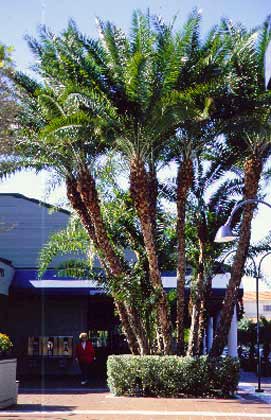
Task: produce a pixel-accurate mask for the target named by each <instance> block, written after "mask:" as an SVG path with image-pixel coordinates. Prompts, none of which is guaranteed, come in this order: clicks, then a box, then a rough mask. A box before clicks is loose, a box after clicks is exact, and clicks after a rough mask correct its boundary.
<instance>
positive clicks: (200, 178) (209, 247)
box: [186, 146, 242, 356]
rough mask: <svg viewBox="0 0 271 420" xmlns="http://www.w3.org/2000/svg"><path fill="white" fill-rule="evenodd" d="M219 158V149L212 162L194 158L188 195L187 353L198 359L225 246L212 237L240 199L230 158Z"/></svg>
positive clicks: (221, 156) (240, 185) (236, 179)
mask: <svg viewBox="0 0 271 420" xmlns="http://www.w3.org/2000/svg"><path fill="white" fill-rule="evenodd" d="M223 155H225V153H223V148H221V147H218V146H217V150H216V155H213V156H212V162H208V161H204V162H203V161H202V160H201V157H200V156H199V157H198V159H197V160H196V165H195V169H194V179H193V183H192V188H191V192H190V194H189V204H188V211H187V220H186V229H187V231H188V232H189V235H188V236H189V239H188V241H187V242H188V243H187V251H186V259H187V261H188V262H189V264H190V265H191V266H192V267H193V268H194V277H195V280H194V281H192V284H191V301H192V313H191V326H190V338H189V345H188V352H187V353H188V354H189V355H190V356H198V355H200V354H201V353H202V350H203V338H204V329H205V327H206V314H207V308H206V304H207V299H208V293H209V291H210V287H211V279H212V277H213V275H214V269H215V261H216V260H217V259H218V258H219V256H220V255H221V253H222V252H223V250H224V249H225V245H226V244H223V246H221V245H220V246H219V247H218V246H217V244H215V243H214V237H215V234H216V231H217V229H218V228H219V227H220V226H221V225H222V224H223V223H225V222H226V219H227V215H228V212H230V211H231V209H232V208H233V206H234V203H235V200H236V198H237V197H240V196H242V181H241V179H240V177H237V176H236V175H235V174H234V173H230V169H231V163H230V158H229V156H228V155H227V156H223Z"/></svg>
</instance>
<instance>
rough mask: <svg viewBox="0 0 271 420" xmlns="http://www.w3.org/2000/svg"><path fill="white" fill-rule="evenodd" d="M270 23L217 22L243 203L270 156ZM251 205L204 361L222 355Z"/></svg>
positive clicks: (229, 137) (229, 135)
mask: <svg viewBox="0 0 271 420" xmlns="http://www.w3.org/2000/svg"><path fill="white" fill-rule="evenodd" d="M269 21H270V18H268V19H267V20H266V21H265V22H264V24H263V25H262V27H261V28H259V29H258V30H257V31H252V32H248V31H247V30H245V29H244V28H243V27H241V26H240V25H233V24H232V23H231V22H229V21H224V22H223V26H222V28H223V33H222V37H223V40H224V45H225V48H227V50H228V66H229V69H230V77H229V81H228V83H229V94H228V95H227V97H226V98H225V102H224V114H225V121H227V123H226V124H225V127H224V131H225V140H226V142H227V144H228V146H229V147H230V148H231V149H232V150H235V151H236V152H237V155H239V159H240V163H241V164H242V165H243V171H244V191H243V199H244V200H247V199H255V198H256V197H257V194H258V193H259V188H260V180H261V176H262V172H263V167H264V164H265V162H266V159H267V158H268V157H269V155H270V146H271V143H270V140H271V137H270V110H271V94H270V92H266V91H265V84H264V55H265V51H266V48H267V45H268V43H269V41H270V39H271V31H270V24H269ZM254 209H255V205H246V206H245V208H244V210H243V213H242V222H241V227H240V232H239V241H238V246H237V251H236V256H235V259H234V262H233V265H232V269H231V278H230V281H229V285H228V288H227V291H226V295H225V298H224V303H223V308H222V312H221V320H220V323H219V326H218V328H217V330H216V334H215V338H214V342H213V346H212V349H211V352H210V356H211V357H212V356H218V355H220V354H221V353H222V351H223V348H224V346H225V344H226V340H227V334H228V331H229V328H230V324H231V319H232V315H233V310H234V305H235V303H236V297H237V290H238V287H239V285H240V282H241V278H242V275H243V270H244V266H245V261H246V257H247V254H248V248H249V244H250V238H251V222H252V218H253V214H254Z"/></svg>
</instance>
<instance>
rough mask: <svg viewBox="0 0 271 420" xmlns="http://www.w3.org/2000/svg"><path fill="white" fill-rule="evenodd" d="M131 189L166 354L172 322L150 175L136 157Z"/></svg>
mask: <svg viewBox="0 0 271 420" xmlns="http://www.w3.org/2000/svg"><path fill="white" fill-rule="evenodd" d="M130 189H131V195H132V198H133V200H134V205H135V208H136V210H137V213H138V217H139V220H140V224H141V229H142V234H143V239H144V245H145V249H146V254H147V258H148V263H149V272H150V280H151V283H152V286H153V288H154V290H155V292H156V295H157V316H158V328H160V329H161V334H162V338H163V346H164V349H163V350H164V353H166V354H170V353H171V352H172V338H171V321H170V316H169V308H168V302H167V297H166V294H165V292H164V289H163V285H162V279H161V273H160V270H159V263H158V255H157V250H156V244H155V237H154V229H153V220H152V214H151V207H150V189H149V182H148V174H147V173H146V170H145V168H144V163H143V162H142V160H141V159H140V158H139V157H137V156H136V157H134V159H132V160H131V163H130Z"/></svg>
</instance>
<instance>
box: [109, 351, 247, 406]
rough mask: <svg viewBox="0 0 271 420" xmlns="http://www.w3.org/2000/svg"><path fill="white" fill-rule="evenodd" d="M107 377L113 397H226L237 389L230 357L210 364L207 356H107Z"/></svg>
mask: <svg viewBox="0 0 271 420" xmlns="http://www.w3.org/2000/svg"><path fill="white" fill-rule="evenodd" d="M107 376H108V386H109V388H110V391H111V392H112V393H113V394H114V395H116V396H121V395H126V396H144V397H175V398H176V397H190V396H196V397H207V396H210V397H211V396H223V397H228V396H230V395H233V394H234V392H235V391H236V389H237V386H238V382H239V361H238V359H235V358H231V357H225V358H218V359H213V360H211V361H210V360H208V359H207V356H201V357H199V358H192V357H178V356H132V355H119V356H109V358H108V360H107Z"/></svg>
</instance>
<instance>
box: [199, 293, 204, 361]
mask: <svg viewBox="0 0 271 420" xmlns="http://www.w3.org/2000/svg"><path fill="white" fill-rule="evenodd" d="M205 327H206V300H205V297H203V299H202V301H201V303H200V313H199V332H198V352H199V355H201V354H203V350H204V331H205Z"/></svg>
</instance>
